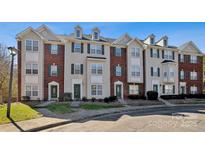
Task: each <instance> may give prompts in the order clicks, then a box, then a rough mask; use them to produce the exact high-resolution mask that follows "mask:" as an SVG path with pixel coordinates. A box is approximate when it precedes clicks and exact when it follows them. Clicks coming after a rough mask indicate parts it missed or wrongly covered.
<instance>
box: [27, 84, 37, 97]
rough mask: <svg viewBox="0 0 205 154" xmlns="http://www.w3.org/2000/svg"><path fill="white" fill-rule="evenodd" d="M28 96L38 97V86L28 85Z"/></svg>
mask: <svg viewBox="0 0 205 154" xmlns="http://www.w3.org/2000/svg"><path fill="white" fill-rule="evenodd" d="M26 96H29V97H31V96H38V86H37V85H26Z"/></svg>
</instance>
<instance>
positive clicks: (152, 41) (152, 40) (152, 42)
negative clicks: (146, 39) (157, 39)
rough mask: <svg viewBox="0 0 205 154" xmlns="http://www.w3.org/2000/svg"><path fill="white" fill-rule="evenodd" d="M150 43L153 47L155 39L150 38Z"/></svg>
mask: <svg viewBox="0 0 205 154" xmlns="http://www.w3.org/2000/svg"><path fill="white" fill-rule="evenodd" d="M150 43H151V44H152V45H154V38H153V37H151V38H150Z"/></svg>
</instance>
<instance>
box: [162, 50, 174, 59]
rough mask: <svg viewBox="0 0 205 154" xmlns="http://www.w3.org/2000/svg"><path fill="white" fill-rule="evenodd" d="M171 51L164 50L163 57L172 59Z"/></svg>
mask: <svg viewBox="0 0 205 154" xmlns="http://www.w3.org/2000/svg"><path fill="white" fill-rule="evenodd" d="M172 52H173V51H170V50H165V51H164V59H167V60H173V55H172V54H173V53H172Z"/></svg>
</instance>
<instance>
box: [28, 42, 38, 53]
mask: <svg viewBox="0 0 205 154" xmlns="http://www.w3.org/2000/svg"><path fill="white" fill-rule="evenodd" d="M26 51H31V52H36V51H38V41H36V40H26Z"/></svg>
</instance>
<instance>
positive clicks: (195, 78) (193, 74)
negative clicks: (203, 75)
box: [190, 72, 197, 80]
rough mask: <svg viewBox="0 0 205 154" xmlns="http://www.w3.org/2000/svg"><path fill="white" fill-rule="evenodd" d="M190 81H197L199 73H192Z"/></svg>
mask: <svg viewBox="0 0 205 154" xmlns="http://www.w3.org/2000/svg"><path fill="white" fill-rule="evenodd" d="M190 79H191V80H197V72H190Z"/></svg>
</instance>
